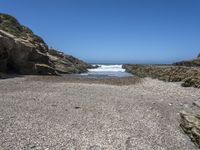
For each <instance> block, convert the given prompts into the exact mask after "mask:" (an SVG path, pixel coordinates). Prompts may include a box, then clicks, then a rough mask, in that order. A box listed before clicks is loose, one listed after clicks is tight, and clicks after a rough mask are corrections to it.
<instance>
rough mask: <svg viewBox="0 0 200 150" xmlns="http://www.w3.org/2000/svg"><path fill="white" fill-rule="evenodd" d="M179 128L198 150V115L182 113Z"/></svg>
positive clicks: (199, 138)
mask: <svg viewBox="0 0 200 150" xmlns="http://www.w3.org/2000/svg"><path fill="white" fill-rule="evenodd" d="M180 116H181V123H180V126H181V128H182V129H183V131H184V132H185V133H186V134H187V135H188V136H189V137H190V138H191V140H192V141H193V142H194V143H195V145H197V146H198V147H199V148H200V114H196V113H189V112H186V111H182V112H181V113H180Z"/></svg>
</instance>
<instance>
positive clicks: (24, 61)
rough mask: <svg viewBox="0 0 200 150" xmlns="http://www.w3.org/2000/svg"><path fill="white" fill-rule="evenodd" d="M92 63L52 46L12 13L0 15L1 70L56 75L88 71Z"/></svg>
mask: <svg viewBox="0 0 200 150" xmlns="http://www.w3.org/2000/svg"><path fill="white" fill-rule="evenodd" d="M90 67H92V66H91V65H89V64H87V63H85V62H83V61H81V60H79V59H77V58H74V57H73V56H69V55H64V53H62V52H59V51H56V50H54V49H49V48H48V46H47V45H46V44H45V43H44V41H43V40H42V38H40V37H39V36H37V35H35V34H33V32H32V31H31V30H30V29H28V28H27V27H25V26H22V25H20V24H19V22H18V21H17V20H16V19H15V18H14V17H12V16H9V15H6V14H0V72H4V73H5V72H15V73H19V74H52V75H56V74H58V73H80V72H86V71H87V68H90Z"/></svg>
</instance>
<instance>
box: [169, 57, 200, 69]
mask: <svg viewBox="0 0 200 150" xmlns="http://www.w3.org/2000/svg"><path fill="white" fill-rule="evenodd" d="M173 65H175V66H187V67H200V54H199V55H198V56H197V58H196V59H192V60H187V61H180V62H176V63H174V64H173Z"/></svg>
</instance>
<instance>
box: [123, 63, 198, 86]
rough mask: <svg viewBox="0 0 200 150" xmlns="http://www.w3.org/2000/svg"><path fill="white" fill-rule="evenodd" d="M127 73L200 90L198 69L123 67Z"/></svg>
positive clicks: (153, 66)
mask: <svg viewBox="0 0 200 150" xmlns="http://www.w3.org/2000/svg"><path fill="white" fill-rule="evenodd" d="M123 68H125V69H126V71H127V72H130V73H132V74H135V75H137V76H140V77H151V78H157V79H159V80H163V81H169V82H180V81H182V82H183V84H182V86H187V87H189V86H192V87H196V88H200V68H199V67H185V66H173V65H168V66H167V65H123Z"/></svg>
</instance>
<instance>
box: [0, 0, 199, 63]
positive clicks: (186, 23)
mask: <svg viewBox="0 0 200 150" xmlns="http://www.w3.org/2000/svg"><path fill="white" fill-rule="evenodd" d="M0 12H3V13H8V14H11V15H13V16H15V17H16V18H17V19H18V20H19V21H20V22H21V23H22V24H24V25H26V26H28V27H30V28H31V29H32V30H33V31H34V32H35V33H36V34H38V35H40V36H41V37H43V39H44V40H45V41H46V43H47V44H48V45H49V46H52V47H54V48H57V49H60V50H61V51H64V52H65V53H66V54H71V55H74V56H76V57H79V58H81V59H83V60H85V61H87V62H101V63H102V62H105V63H116V62H119V63H171V62H174V61H179V60H182V59H191V58H194V57H196V55H197V54H198V53H199V52H200V0H0Z"/></svg>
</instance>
